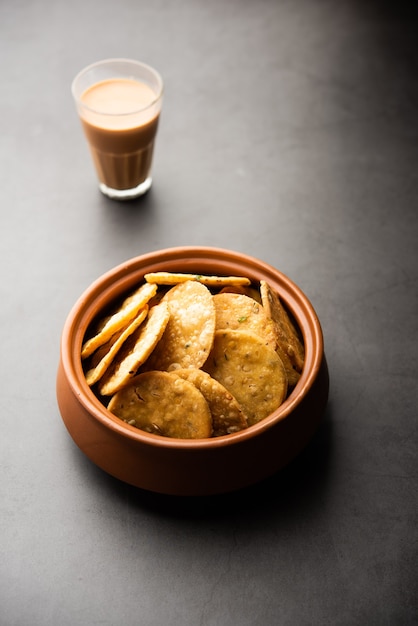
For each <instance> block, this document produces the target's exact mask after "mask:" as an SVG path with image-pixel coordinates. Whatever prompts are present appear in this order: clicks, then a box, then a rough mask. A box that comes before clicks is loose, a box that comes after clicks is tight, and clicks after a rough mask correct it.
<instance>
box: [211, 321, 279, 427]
mask: <svg viewBox="0 0 418 626" xmlns="http://www.w3.org/2000/svg"><path fill="white" fill-rule="evenodd" d="M204 370H205V371H206V372H208V373H209V374H210V375H211V376H212V377H213V378H215V379H216V380H217V381H219V382H220V383H221V384H222V385H223V386H224V387H226V389H228V391H230V392H231V394H232V395H233V396H234V397H235V398H236V400H237V401H238V403H239V404H240V406H241V407H242V409H243V411H244V413H245V415H246V416H247V419H248V425H249V426H250V425H252V424H256V423H257V422H259V421H260V420H262V419H263V418H265V417H267V415H270V414H271V413H272V412H273V411H275V410H276V409H277V408H278V407H279V406H280V404H281V403H282V402H283V400H284V399H285V397H286V393H287V377H286V371H285V369H284V365H283V363H282V361H281V359H280V357H279V356H278V355H277V353H276V352H275V350H274V349H273V348H272V347H270V346H268V345H266V343H265V342H264V341H263V340H262V339H260V337H259V336H257V335H255V334H254V333H251V332H248V331H236V330H218V331H216V332H215V340H214V344H213V348H212V351H211V354H210V355H209V358H208V360H207V361H206V363H205V365H204Z"/></svg>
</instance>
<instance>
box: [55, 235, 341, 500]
mask: <svg viewBox="0 0 418 626" xmlns="http://www.w3.org/2000/svg"><path fill="white" fill-rule="evenodd" d="M153 271H179V272H193V273H199V274H221V275H222V274H224V275H232V274H234V275H243V276H247V277H249V278H250V279H251V280H254V281H259V280H260V279H264V280H266V281H268V282H269V283H270V285H271V286H272V287H273V289H275V290H276V291H277V293H278V294H279V296H280V297H281V298H282V300H283V302H284V303H285V304H286V305H287V307H288V309H289V310H290V311H291V313H292V314H293V316H294V318H295V320H296V322H297V324H298V325H299V328H300V330H301V332H302V335H303V340H304V343H305V352H306V358H305V365H304V369H303V372H302V375H301V377H300V379H299V382H298V383H297V385H296V387H295V388H294V390H293V391H292V393H291V394H290V395H289V397H288V398H287V400H286V401H285V402H284V403H283V404H282V405H281V406H280V407H279V408H278V409H277V410H276V411H275V412H274V413H272V414H271V415H270V416H269V417H267V418H265V419H264V420H263V421H261V422H259V423H258V424H255V425H253V426H251V427H249V428H248V429H246V430H243V431H241V432H238V433H234V434H230V435H226V436H222V437H216V438H212V439H199V440H186V439H170V438H167V437H161V436H158V435H153V434H148V433H146V432H143V431H141V430H139V429H137V428H134V427H132V426H129V425H128V424H125V423H124V422H122V421H121V420H119V419H118V418H117V417H115V416H114V415H112V414H111V413H110V412H109V411H108V410H107V409H106V408H105V407H104V406H103V405H102V404H101V403H100V401H99V400H98V398H96V396H95V395H94V393H93V392H92V391H91V390H90V388H89V387H88V385H87V384H86V381H85V378H84V374H83V369H82V364H81V358H80V351H81V345H82V342H83V337H84V334H85V332H86V330H87V328H88V326H89V324H90V323H91V322H92V320H93V319H94V318H95V317H96V316H97V315H98V314H99V313H100V312H101V311H103V310H104V309H106V307H108V305H109V304H110V303H111V302H113V301H115V300H117V299H118V298H120V297H121V296H122V295H123V294H125V293H126V292H128V291H129V290H131V289H132V288H133V287H134V286H136V285H137V284H138V283H139V282H140V281H141V280H142V278H143V276H144V274H146V273H147V272H153ZM328 383H329V380H328V369H327V364H326V359H325V355H324V348H323V337H322V331H321V327H320V323H319V321H318V318H317V316H316V314H315V311H314V309H313V307H312V305H311V304H310V302H309V300H308V299H307V297H306V296H305V295H304V294H303V293H302V291H301V290H300V289H299V288H298V287H297V286H296V285H295V284H294V283H293V282H292V281H291V280H289V278H287V277H286V276H284V275H283V274H282V273H281V272H279V271H278V270H276V269H274V268H273V267H271V266H269V265H267V264H266V263H263V262H262V261H259V260H257V259H255V258H252V257H249V256H247V255H244V254H240V253H237V252H232V251H230V250H222V249H217V248H204V247H181V248H172V249H167V250H161V251H157V252H152V253H150V254H145V255H143V256H139V257H137V258H134V259H131V260H129V261H127V262H126V263H123V264H122V265H119V266H118V267H116V268H114V269H112V270H110V271H109V272H107V273H106V274H104V275H103V276H102V277H101V278H99V279H98V280H97V281H96V282H94V283H93V284H92V285H91V286H90V287H89V288H88V289H87V290H86V291H85V293H84V294H83V295H82V296H81V297H80V299H79V300H78V301H77V302H76V304H75V305H74V307H73V309H72V310H71V312H70V313H69V316H68V318H67V321H66V323H65V326H64V329H63V333H62V339H61V355H60V362H59V367H58V373H57V400H58V406H59V409H60V412H61V415H62V419H63V421H64V423H65V425H66V427H67V429H68V431H69V433H70V435H71V437H72V438H73V440H74V441H75V443H76V444H77V445H78V446H79V448H80V449H81V450H82V451H83V452H84V453H85V454H86V455H87V457H88V458H89V459H90V460H91V461H93V463H95V464H96V465H97V466H99V467H100V468H102V469H103V470H104V471H105V472H108V473H109V474H111V475H112V476H114V477H116V478H118V479H120V480H122V481H124V482H126V483H129V484H131V485H135V486H137V487H140V488H142V489H146V490H149V491H154V492H159V493H165V494H172V495H206V494H216V493H223V492H228V491H233V490H236V489H239V488H242V487H245V486H249V485H250V484H253V483H255V482H257V481H260V480H262V479H263V478H266V477H268V476H270V475H272V474H273V473H274V472H276V471H278V470H279V469H280V468H282V467H283V466H285V465H286V464H287V463H289V461H291V460H292V459H293V458H294V457H295V456H296V455H297V454H298V453H299V452H300V451H301V450H302V449H303V448H304V447H305V446H306V444H307V443H308V442H309V440H310V439H311V437H312V435H313V434H314V432H315V430H316V428H317V426H318V424H319V422H320V419H321V416H322V414H323V412H324V409H325V406H326V403H327V399H328Z"/></svg>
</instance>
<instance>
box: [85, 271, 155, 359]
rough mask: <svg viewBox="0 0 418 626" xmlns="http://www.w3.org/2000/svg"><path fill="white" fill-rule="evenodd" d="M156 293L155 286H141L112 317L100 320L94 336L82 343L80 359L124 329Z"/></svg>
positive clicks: (146, 284)
mask: <svg viewBox="0 0 418 626" xmlns="http://www.w3.org/2000/svg"><path fill="white" fill-rule="evenodd" d="M156 291H157V286H156V285H151V284H149V283H144V284H142V285H141V287H139V289H137V290H136V291H135V292H134V293H133V294H131V295H130V296H128V297H127V298H126V299H125V300H124V301H123V302H122V304H121V306H120V307H119V308H118V309H117V310H116V311H115V312H114V313H113V314H112V315H110V316H109V317H106V318H105V319H103V320H101V322H100V323H99V324H98V327H97V330H96V334H95V335H94V336H93V337H91V338H90V339H88V340H87V341H86V342H85V343H84V345H83V347H82V349H81V358H82V359H86V358H87V357H89V356H90V355H91V354H93V352H94V351H95V350H97V348H99V347H100V346H102V345H103V344H105V343H106V342H107V341H109V339H110V338H111V337H112V336H113V335H114V334H115V333H117V332H118V331H120V330H122V329H124V328H126V326H127V325H128V324H129V323H130V322H131V321H132V320H133V319H134V317H136V315H137V314H138V312H139V311H140V309H142V308H143V307H144V306H145V305H146V304H147V302H148V301H149V300H150V299H151V298H152V297H153V296H154V295H155V293H156Z"/></svg>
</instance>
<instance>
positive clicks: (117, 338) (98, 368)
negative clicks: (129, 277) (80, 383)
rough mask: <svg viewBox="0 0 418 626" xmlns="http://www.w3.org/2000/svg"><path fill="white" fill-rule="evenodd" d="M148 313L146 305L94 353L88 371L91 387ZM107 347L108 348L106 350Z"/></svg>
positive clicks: (87, 375) (87, 377)
mask: <svg viewBox="0 0 418 626" xmlns="http://www.w3.org/2000/svg"><path fill="white" fill-rule="evenodd" d="M147 313H148V306H147V305H145V307H144V308H143V309H142V310H141V311H140V312H139V314H138V315H137V316H136V318H135V319H134V321H133V322H131V323H130V324H129V326H127V327H126V328H125V330H123V331H121V332H119V333H116V334H115V335H113V337H112V338H111V339H110V340H109V341H108V342H107V343H106V344H104V345H103V346H101V347H100V348H99V349H98V350H97V351H96V352H95V353H94V354H93V355H92V362H91V363H90V365H91V367H90V369H88V370H87V371H86V381H87V384H88V385H90V387H91V386H92V385H95V384H96V383H97V382H98V381H99V380H100V379H101V378H102V376H103V375H104V374H105V372H106V370H107V369H108V368H109V367H110V365H111V364H112V361H113V360H114V358H115V356H116V355H117V354H118V352H119V350H120V349H121V347H122V346H123V344H124V343H125V341H126V340H127V339H128V337H130V336H131V335H132V334H133V333H134V332H135V331H136V330H137V328H139V326H140V325H141V324H142V322H143V321H144V319H145V318H146V316H147ZM106 348H108V349H107V350H106ZM102 354H103V355H102ZM97 359H99V360H97Z"/></svg>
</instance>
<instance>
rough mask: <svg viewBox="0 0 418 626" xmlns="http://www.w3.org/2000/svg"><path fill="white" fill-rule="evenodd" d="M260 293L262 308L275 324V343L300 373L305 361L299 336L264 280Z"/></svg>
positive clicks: (277, 297) (277, 298)
mask: <svg viewBox="0 0 418 626" xmlns="http://www.w3.org/2000/svg"><path fill="white" fill-rule="evenodd" d="M260 293H261V299H262V302H263V306H264V308H265V310H266V312H267V314H268V315H269V316H270V317H271V319H272V320H273V322H274V323H275V326H276V333H277V343H278V344H279V345H280V348H281V350H282V351H283V352H284V353H285V354H287V356H288V358H289V360H290V362H291V363H292V365H293V367H294V369H295V370H296V371H297V372H299V373H300V372H301V371H302V368H303V363H304V360H305V349H304V346H303V343H302V341H301V340H300V338H299V334H298V332H297V330H296V328H295V327H294V325H293V323H292V321H291V320H290V317H289V315H288V314H287V312H286V310H285V308H284V306H283V305H282V303H281V301H280V298H279V296H278V295H277V294H276V293H275V292H274V291H273V289H272V288H271V287H270V285H269V284H268V283H267V282H266V281H265V280H261V281H260Z"/></svg>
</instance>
